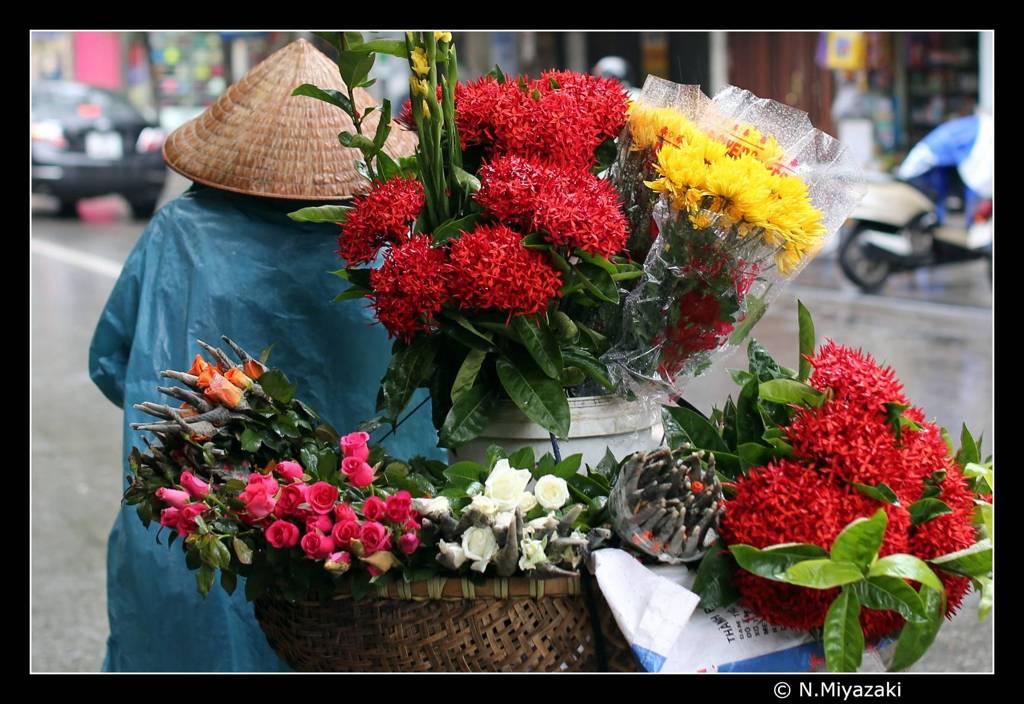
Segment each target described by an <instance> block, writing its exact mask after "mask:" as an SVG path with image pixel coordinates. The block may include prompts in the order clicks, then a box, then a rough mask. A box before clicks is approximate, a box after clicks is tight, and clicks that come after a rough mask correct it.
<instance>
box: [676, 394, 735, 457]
mask: <svg viewBox="0 0 1024 704" xmlns="http://www.w3.org/2000/svg"><path fill="white" fill-rule="evenodd" d="M662 409H663V412H667V413H668V415H669V416H671V418H672V420H673V421H675V423H676V425H677V427H678V428H680V429H681V430H682V431H683V432H684V433H685V434H686V437H687V438H688V439H689V441H690V442H692V443H693V445H694V446H695V447H696V448H698V449H701V450H711V451H713V452H715V454H716V455H717V454H718V453H719V452H724V453H728V451H729V448H727V447H726V446H725V441H724V440H722V436H721V435H719V434H718V430H717V429H716V428H715V426H713V425H711V423H709V422H708V421H707V420H706V419H705V418H704V417H703V416H701V415H700V414H699V413H696V412H694V411H691V410H690V409H689V408H684V407H682V406H663V407H662Z"/></svg>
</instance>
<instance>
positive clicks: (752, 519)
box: [721, 341, 975, 639]
mask: <svg viewBox="0 0 1024 704" xmlns="http://www.w3.org/2000/svg"><path fill="white" fill-rule="evenodd" d="M811 363H812V364H813V365H814V374H813V375H812V376H811V379H810V383H811V385H812V386H814V387H815V388H816V389H818V390H820V391H824V390H826V389H831V392H832V394H833V398H832V399H831V400H830V401H828V402H827V403H825V404H824V405H823V406H821V407H819V408H802V409H800V410H798V411H797V413H796V416H795V418H794V420H793V422H792V423H791V424H790V425H789V427H788V428H787V429H786V432H787V438H788V442H789V443H790V444H791V445H792V447H793V455H792V456H791V458H789V459H787V460H781V461H777V462H772V463H770V464H768V465H767V466H766V467H762V468H757V469H753V470H751V472H750V473H749V474H748V475H747V476H746V477H742V478H740V479H739V480H737V482H736V488H737V495H736V497H735V498H733V499H732V500H730V501H729V503H728V508H727V510H726V514H725V517H724V519H723V521H722V526H721V529H722V531H721V532H722V537H723V538H724V539H725V541H726V543H727V544H734V543H746V544H748V545H753V546H755V547H766V546H768V545H773V544H777V543H788V542H802V543H814V544H816V545H820V546H821V547H823V548H825V549H829V548H831V545H832V542H833V541H834V540H835V538H836V536H837V535H838V534H839V533H840V531H842V529H843V528H844V527H845V526H846V525H847V524H848V523H850V522H851V521H853V520H855V519H857V518H861V517H869V516H871V515H872V514H873V513H874V512H875V511H877V510H878V508H879V506H880V505H882V504H880V503H879V502H878V501H875V500H873V499H869V498H867V497H866V496H863V495H862V494H860V493H859V492H857V490H856V489H854V488H853V486H852V485H851V483H852V482H857V483H862V484H869V485H876V484H878V483H879V482H885V484H886V485H887V486H889V487H890V488H891V489H892V490H893V491H894V492H895V493H896V495H897V497H898V498H899V502H900V505H899V506H894V505H889V504H884V508H885V511H886V513H887V514H888V517H889V526H888V528H887V529H886V534H885V540H884V542H883V543H882V548H881V551H880V554H882V555H888V554H891V553H909V554H912V555H916V556H917V557H920V558H921V559H929V558H933V557H937V556H939V555H943V554H947V553H950V552H955V551H957V550H962V549H963V548H966V547H968V546H970V545H971V544H972V543H973V542H974V540H975V531H974V527H973V525H972V514H973V510H974V501H973V497H972V495H971V491H970V489H969V487H968V486H967V484H966V482H965V481H964V478H963V475H962V474H961V472H960V469H959V467H958V466H957V465H956V463H955V462H953V461H952V460H951V459H950V458H949V456H948V448H947V447H946V445H945V443H944V442H943V440H942V438H941V436H940V434H939V429H938V428H937V427H936V426H934V425H932V424H930V423H925V422H924V416H923V413H922V412H921V411H920V410H919V409H909V410H907V411H906V415H907V417H909V418H912V419H913V420H915V421H916V422H918V423H919V424H920V425H921V427H922V430H920V431H916V432H912V431H910V430H908V429H907V428H904V429H903V432H902V433H901V437H900V440H899V441H897V439H896V435H895V431H894V430H893V428H892V427H891V425H890V422H889V420H888V419H887V415H886V407H885V404H886V403H898V404H907V403H908V401H907V399H906V398H905V397H904V396H903V395H902V394H901V393H900V390H901V388H902V386H901V384H900V383H899V381H897V380H896V378H895V377H894V375H893V372H892V370H891V369H883V368H881V367H879V366H878V365H877V364H876V363H875V361H874V360H873V359H871V357H869V356H866V355H864V354H862V353H860V352H858V351H855V350H851V349H849V348H847V347H841V346H838V345H835V344H834V343H832V342H831V341H830V342H828V343H827V344H826V345H824V346H823V347H822V348H821V349H820V350H819V352H818V354H817V356H815V357H813V358H812V359H811ZM939 470H942V471H945V472H946V475H945V478H944V479H943V480H942V481H941V482H940V483H939V486H940V489H941V493H940V495H939V498H940V499H941V500H942V501H944V502H946V504H948V505H949V507H950V508H952V509H953V512H952V513H948V514H944V515H942V516H939V517H937V518H933V519H931V520H929V521H926V522H924V523H922V524H920V525H918V526H913V527H912V526H911V525H910V515H909V513H908V511H907V509H906V507H907V506H910V504H912V503H913V502H914V501H916V500H917V499H918V498H920V497H921V494H922V493H923V491H924V489H925V488H926V484H925V480H926V479H930V478H931V477H932V475H933V473H934V472H936V471H939ZM937 574H938V575H939V577H940V579H942V581H943V583H944V584H945V586H946V591H947V596H948V610H947V614H952V613H954V612H955V610H956V609H957V608H958V607H959V605H960V602H961V601H962V599H963V596H964V594H965V593H966V592H967V589H968V586H969V580H968V579H967V578H966V577H956V576H953V575H949V574H946V573H943V572H937ZM736 584H737V587H738V588H739V590H740V593H741V594H742V595H743V598H744V600H745V601H746V602H747V603H748V604H749V605H750V606H751V607H752V608H753V609H754V610H755V611H757V612H758V613H759V614H761V615H762V616H763V617H764V618H765V619H766V620H767V621H769V622H771V623H776V624H779V625H782V626H787V627H790V628H797V629H810V628H816V627H820V626H821V625H822V623H823V622H824V618H825V613H826V612H827V611H828V607H829V604H830V603H831V601H832V599H834V598H835V596H836V594H837V593H838V591H837V590H835V589H832V590H814V589H805V588H802V587H795V586H792V585H789V584H783V583H781V582H774V581H769V580H766V579H763V578H761V577H757V576H755V575H753V574H750V573H748V572H745V571H743V570H738V571H737V574H736ZM902 623H903V621H902V618H901V617H900V616H899V615H897V614H896V613H895V612H891V611H875V610H869V609H864V610H863V611H862V612H861V625H862V626H863V628H864V633H865V636H866V637H867V638H869V639H874V638H877V637H880V636H883V635H886V634H888V633H892V632H893V631H895V630H896V629H898V628H899V627H900V626H901V625H902Z"/></svg>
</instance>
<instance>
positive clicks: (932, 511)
mask: <svg viewBox="0 0 1024 704" xmlns="http://www.w3.org/2000/svg"><path fill="white" fill-rule="evenodd" d="M907 510H908V511H909V512H910V525H912V526H916V525H920V524H922V523H924V522H925V521H930V520H932V519H933V518H937V517H938V516H941V515H943V514H945V513H953V509H951V508H950V507H949V505H948V504H947V503H946V502H945V501H941V500H939V499H932V498H928V499H918V500H917V501H915V502H914V503H912V504H910V506H908V507H907Z"/></svg>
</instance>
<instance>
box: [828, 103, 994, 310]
mask: <svg viewBox="0 0 1024 704" xmlns="http://www.w3.org/2000/svg"><path fill="white" fill-rule="evenodd" d="M984 122H986V118H984V117H983V116H982V117H979V116H972V117H968V118H961V119H959V120H954V121H952V122H949V123H946V124H945V125H942V126H940V127H939V128H938V129H936V130H934V131H933V132H932V133H931V134H929V135H928V136H927V137H925V139H924V140H922V142H921V143H920V144H918V145H917V146H916V147H914V149H913V150H911V152H910V154H908V155H907V159H906V160H905V161H904V163H903V164H902V165H901V167H900V169H899V170H898V172H897V174H896V176H895V177H893V176H889V175H885V174H879V175H876V176H873V177H871V178H870V179H869V180H868V183H867V190H866V194H865V196H864V199H863V200H862V201H861V203H860V205H859V206H858V207H857V209H856V210H855V211H854V212H853V214H852V215H851V216H850V219H849V220H848V221H847V222H846V224H845V225H844V226H843V229H842V230H841V231H840V246H839V265H840V268H841V269H842V271H843V273H844V274H845V275H846V276H847V278H849V279H850V281H852V282H853V283H854V284H856V285H857V286H858V287H859V288H860V289H861V290H862V291H864V292H865V293H874V292H877V291H879V290H880V289H881V288H882V287H883V286H884V285H885V282H886V281H887V280H888V278H889V276H890V275H891V274H893V273H895V272H899V271H910V270H913V269H918V268H921V267H933V266H940V265H945V264H953V263H958V262H966V261H972V260H976V259H986V260H987V261H988V265H989V280H990V281H991V276H992V198H991V191H992V186H991V182H992V176H991V124H990V123H991V119H990V118H987V122H988V124H983V123H984ZM986 150H987V152H988V153H987V154H984V153H982V152H985V151H986ZM957 186H962V187H963V193H964V197H963V198H959V197H958V196H956V195H951V192H952V191H954V190H957ZM950 203H952V204H953V205H955V206H956V205H961V204H962V205H963V208H962V212H960V208H959V207H954V208H949V207H948V206H949V205H950Z"/></svg>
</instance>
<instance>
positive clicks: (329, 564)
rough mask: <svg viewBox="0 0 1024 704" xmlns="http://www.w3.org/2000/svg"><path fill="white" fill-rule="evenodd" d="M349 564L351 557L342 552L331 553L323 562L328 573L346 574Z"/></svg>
mask: <svg viewBox="0 0 1024 704" xmlns="http://www.w3.org/2000/svg"><path fill="white" fill-rule="evenodd" d="M351 564H352V556H351V555H349V554H348V553H347V552H345V551H344V550H342V551H340V552H332V553H331V554H330V555H328V556H327V561H326V562H324V569H325V570H327V571H328V572H346V571H347V570H348V568H349V565H351Z"/></svg>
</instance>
